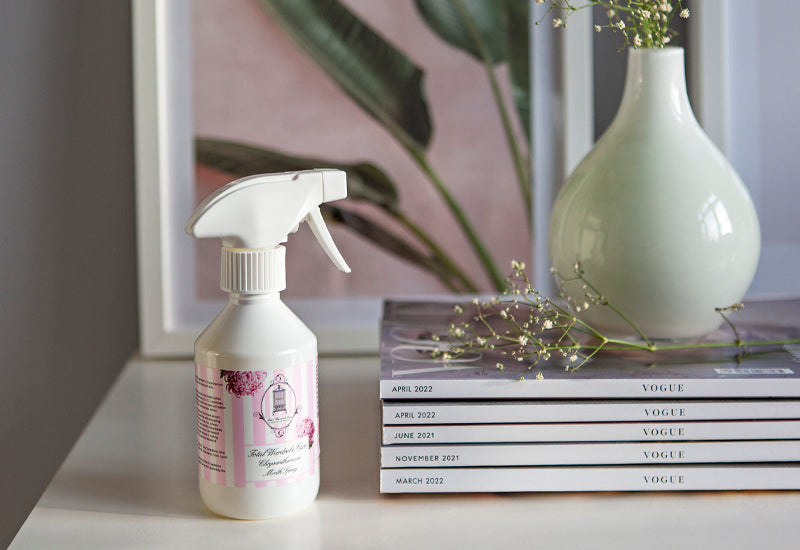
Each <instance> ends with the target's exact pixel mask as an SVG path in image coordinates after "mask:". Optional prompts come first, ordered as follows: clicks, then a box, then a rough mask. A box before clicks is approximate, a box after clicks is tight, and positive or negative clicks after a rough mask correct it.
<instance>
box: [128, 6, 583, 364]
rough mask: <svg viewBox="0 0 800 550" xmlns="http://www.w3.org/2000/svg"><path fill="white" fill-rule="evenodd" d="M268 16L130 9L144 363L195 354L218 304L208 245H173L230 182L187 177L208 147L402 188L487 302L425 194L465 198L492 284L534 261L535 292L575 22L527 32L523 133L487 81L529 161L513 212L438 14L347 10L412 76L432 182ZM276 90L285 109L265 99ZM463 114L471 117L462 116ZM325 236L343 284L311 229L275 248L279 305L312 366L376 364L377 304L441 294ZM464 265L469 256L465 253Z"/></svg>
mask: <svg viewBox="0 0 800 550" xmlns="http://www.w3.org/2000/svg"><path fill="white" fill-rule="evenodd" d="M263 4H265V2H259V1H257V0H237V1H235V2H234V1H228V2H217V1H213V0H194V1H191V2H190V1H187V0H133V15H134V41H135V44H134V56H135V59H134V67H135V111H136V112H135V120H136V148H137V154H136V158H137V164H136V167H137V223H138V237H139V269H140V304H141V307H140V319H141V351H142V353H143V355H145V356H148V357H159V356H166V357H174V356H181V357H188V356H191V354H192V347H193V342H194V340H195V338H196V337H197V335H198V334H199V332H200V331H201V330H202V328H203V327H205V326H206V325H207V324H208V322H209V321H210V320H211V319H212V318H213V317H214V315H215V314H216V313H217V312H218V311H219V310H220V309H221V308H222V305H223V303H224V302H223V300H224V296H222V295H221V293H220V292H219V291H218V290H217V285H218V275H219V256H218V255H219V242H209V243H198V242H195V241H193V239H191V238H190V237H188V236H187V235H186V234H185V232H184V224H185V222H186V220H187V219H188V217H189V215H190V214H191V212H192V210H193V209H194V207H195V205H196V204H197V203H199V202H200V201H201V200H202V199H203V198H204V196H205V195H207V194H208V193H209V192H211V191H212V190H213V189H214V188H215V187H216V186H219V185H221V184H223V183H227V182H228V181H230V180H231V179H235V178H234V176H235V171H234V173H226V171H225V170H222V169H220V167H219V166H214V165H213V163H211V164H212V165H209V164H204V163H202V162H198V151H197V149H198V144H200V145H202V144H207V143H208V142H209V141H213V142H217V141H226V142H235V143H238V144H246V145H248V146H253V147H256V148H258V149H259V150H269V151H275V152H278V153H280V154H283V155H286V156H289V157H291V158H297V157H313V158H314V159H331V160H333V161H334V162H336V163H341V164H342V165H349V166H353V165H356V164H358V163H361V162H369V163H372V164H374V165H376V166H379V168H380V169H381V171H382V172H384V173H385V174H387V177H388V179H390V180H391V182H392V184H393V186H394V187H396V188H397V190H398V191H397V193H398V195H399V198H400V200H401V201H402V209H403V210H402V212H403V213H404V215H405V214H406V213H407V214H408V216H409V218H411V219H412V221H413V222H414V223H415V224H417V225H418V226H422V227H424V228H425V230H426V231H428V232H430V234H431V235H434V236H435V237H436V238H437V239H441V242H442V243H443V244H442V248H443V249H444V250H445V251H446V252H448V254H452V255H453V257H454V258H457V261H458V263H459V264H460V265H462V266H464V267H463V271H464V273H466V274H467V275H468V277H469V278H471V279H473V280H474V281H475V284H474V286H473V287H471V288H470V290H469V291H467V292H465V291H464V288H458V289H456V291H457V292H459V293H462V294H463V293H467V294H472V293H488V292H492V290H493V287H492V280H491V277H490V276H489V275H488V274H487V270H486V269H484V266H483V265H481V264H480V262H479V260H476V259H475V254H473V253H472V252H471V243H469V242H468V238H467V237H465V236H464V232H463V231H461V227H460V226H459V225H458V223H456V222H454V221H453V213H452V211H451V210H448V209H447V208H443V207H442V203H443V200H442V195H441V194H440V193H438V192H437V189H436V185H437V183H436V181H433V182H432V181H431V179H434V180H435V179H440V180H442V181H443V182H446V185H447V186H449V188H451V191H452V192H453V194H454V195H457V196H458V198H459V200H460V199H461V197H467V198H465V199H464V211H465V213H466V215H467V216H468V217H470V218H471V219H472V220H473V222H474V224H475V227H476V228H480V233H481V235H482V236H484V238H485V239H486V242H487V243H491V252H492V254H493V256H494V260H495V263H496V265H497V266H498V269H500V270H502V271H507V267H508V266H507V264H508V262H509V261H510V260H511V259H522V260H530V261H531V263H532V264H533V277H534V280H536V281H537V284H539V285H540V286H542V287H545V288H546V285H548V284H549V279H550V277H549V275H547V274H546V269H547V263H548V262H547V259H546V246H544V247H543V246H542V244H541V242H540V240H541V239H542V238H544V236H545V235H546V230H545V231H542V230H541V226H542V225H543V224H544V226H545V227H546V224H547V217H548V214H549V204H550V203H551V202H552V198H553V196H554V191H555V190H556V189H557V183H558V182H560V181H561V180H562V179H563V177H564V174H565V173H566V172H568V171H569V170H570V169H571V167H572V166H574V165H575V164H576V163H577V161H578V160H579V159H580V157H581V156H582V155H583V154H584V153H585V151H586V150H588V148H589V146H590V144H591V129H592V123H591V97H592V96H591V86H590V85H589V83H590V81H591V62H590V59H589V56H587V55H586V52H587V51H590V50H587V48H590V42H591V22H590V21H588V20H586V21H583V22H581V21H580V20H579V18H577V17H576V18H575V19H574V21H575V23H574V24H571V25H570V29H568V32H562V33H556V32H554V31H553V30H552V29H550V28H549V26H548V25H540V26H538V27H536V32H533V33H531V34H530V40H529V43H530V50H529V54H530V66H529V68H530V71H531V76H532V78H531V82H532V83H533V84H532V87H531V89H530V97H531V98H532V100H531V101H530V103H529V104H528V108H529V109H530V113H531V114H530V118H529V119H527V120H525V119H524V117H522V118H520V114H519V113H520V112H524V111H523V110H522V109H520V110H519V111H518V112H515V111H514V110H513V109H514V107H512V106H511V105H513V102H512V100H511V96H512V93H511V89H510V86H511V85H510V84H508V82H510V81H511V79H510V78H508V70H507V69H505V68H503V67H500V68H499V69H498V70H497V71H496V72H497V74H498V82H499V86H500V88H501V94H503V96H504V97H505V98H506V99H507V100H508V105H509V107H508V109H509V112H511V113H512V118H513V120H512V122H511V126H512V128H511V132H512V133H513V134H514V136H516V138H517V139H519V140H520V141H521V142H524V141H525V134H526V132H529V135H528V136H527V138H528V140H529V145H526V147H527V148H528V150H527V151H524V152H525V155H526V156H525V158H527V157H528V156H530V157H532V158H533V159H534V161H533V162H532V163H530V164H527V161H526V166H525V171H524V173H525V174H526V177H527V178H528V179H527V180H526V185H528V186H529V188H530V190H531V193H530V199H529V202H525V201H524V200H522V199H520V197H521V196H524V195H520V188H519V186H518V184H517V183H516V180H517V179H518V175H519V174H515V169H514V168H515V167H514V161H513V158H512V155H511V154H510V153H509V148H508V144H507V142H506V141H504V128H503V127H502V124H501V121H500V120H499V117H498V116H497V112H496V111H495V104H494V103H493V102H492V95H491V94H492V90H491V86H490V84H489V83H488V81H487V75H486V71H485V67H484V66H482V64H481V63H479V62H477V61H476V60H475V59H471V58H470V56H469V55H465V53H464V52H463V51H459V48H458V47H457V44H456V46H454V45H453V43H448V41H447V40H446V39H443V37H442V32H441V31H436V29H435V26H436V22H435V20H436V18H437V17H439V16H441V14H438V15H437V14H436V13H433V14H427V15H425V14H421V13H419V12H418V11H417V10H416V9H415V4H414V2H411V1H409V2H395V3H375V2H369V1H361V0H358V1H357V0H348V1H347V2H345V3H344V4H346V6H347V7H348V8H349V9H350V10H351V11H352V12H353V13H354V14H355V15H357V16H358V17H359V18H362V19H363V20H365V21H368V22H369V23H370V25H371V26H374V28H375V29H377V32H378V33H380V35H381V36H385V37H386V40H387V41H390V42H391V43H393V44H399V45H400V46H402V48H403V51H404V53H406V54H407V55H408V57H409V58H410V59H413V60H414V62H415V63H417V64H418V65H419V67H421V68H422V69H424V71H423V72H424V75H425V84H426V87H425V92H426V94H427V95H426V101H427V102H428V103H427V106H428V108H429V109H430V114H431V119H432V124H433V129H434V131H433V132H432V134H431V141H430V146H429V148H428V149H426V152H425V161H426V164H429V165H430V166H431V167H432V170H435V171H436V172H437V174H436V177H435V178H430V177H428V175H427V174H425V173H423V172H425V170H424V169H423V168H424V165H421V164H420V163H419V162H416V163H415V162H414V159H413V158H411V156H410V155H408V154H407V152H404V151H402V148H401V147H399V146H398V144H397V143H396V140H395V141H392V139H391V137H392V136H389V135H388V133H387V132H386V131H385V129H382V128H381V126H380V125H378V124H376V123H375V120H374V115H373V116H370V114H369V113H365V112H364V111H363V109H360V107H359V105H358V104H357V102H354V101H352V98H347V97H346V95H345V94H344V93H342V91H341V90H340V89H338V87H337V85H336V84H335V83H333V82H331V79H330V78H329V77H328V76H327V75H326V74H325V73H324V71H322V70H321V69H320V68H319V67H318V66H316V64H315V63H314V60H313V59H312V58H310V57H309V56H308V55H307V53H305V52H304V51H303V50H302V49H301V48H298V47H297V46H296V44H295V42H294V41H293V40H292V38H291V36H290V33H288V32H286V28H285V25H283V26H282V25H281V24H279V23H278V22H277V21H276V18H275V17H273V16H272V15H271V14H270V13H269V12H268V11H266V10H264V9H263ZM290 4H291V3H290ZM378 5H381V6H382V7H379V6H378ZM527 7H528V8H529V10H528V11H527V13H528V17H527V18H526V21H525V22H526V23H527V24H528V26H529V28H533V26H534V24H535V22H536V21H538V20H541V18H542V17H543V14H542V13H541V12H540V11H538V10H539V9H540V6H537V5H536V4H535V3H533V2H530V3H528V5H527ZM426 17H427V18H428V19H426ZM456 42H457V39H456ZM265 58H270V60H269V63H267V61H265ZM565 90H566V92H565ZM245 92H246V93H245ZM278 93H280V94H283V95H282V96H281V95H272V94H278ZM320 97H321V99H320ZM487 98H488V99H487ZM326 101H329V103H326ZM517 107H519V105H517ZM484 112H485V113H484ZM465 113H466V114H469V115H470V116H466V115H465ZM476 113H477V114H479V115H481V116H476V117H472V115H475V114H476ZM484 115H486V116H484ZM523 121H524V122H523ZM526 124H529V129H526V128H525V125H526ZM505 137H507V132H506V135H505ZM203 140H205V141H203ZM351 189H353V188H352V187H351ZM348 200H349V199H348ZM342 208H344V206H343V207H342ZM377 208H378V207H376V205H375V204H357V205H354V207H353V210H352V212H353V213H354V214H355V215H360V216H362V217H364V218H367V219H370V220H371V219H372V218H370V216H371V215H372V214H373V213H374V211H375V210H376V209H377ZM440 218H441V219H440ZM375 219H377V218H375ZM439 221H441V222H442V224H441V225H437V223H438V222H439ZM330 227H331V233H332V234H333V237H334V240H335V241H336V242H337V244H338V245H339V248H340V250H341V251H342V253H343V255H344V256H345V258H346V259H347V260H348V262H349V263H350V265H351V267H353V271H354V274H353V276H348V275H343V274H339V273H338V272H336V271H335V269H333V267H332V266H329V265H328V260H327V258H326V257H325V255H324V253H322V251H321V250H319V248H318V247H317V245H316V244H315V243H314V241H313V238H311V236H310V235H309V232H308V231H307V230H306V231H304V230H302V229H301V230H300V231H299V232H298V233H297V234H295V235H291V236H290V238H289V242H288V244H287V251H288V254H287V256H288V260H287V273H288V277H287V278H288V287H289V288H288V289H287V291H286V293H285V294H284V297H285V299H286V301H287V303H288V304H289V306H290V307H291V308H292V309H293V310H294V311H295V312H296V313H297V314H298V316H299V317H300V318H301V319H303V321H304V322H305V323H306V324H307V325H308V326H309V327H310V328H311V329H312V331H314V332H315V333H316V334H317V336H318V338H319V344H320V352H321V353H364V352H372V351H375V350H377V349H378V324H379V318H380V315H381V308H382V298H383V297H385V296H395V297H396V296H403V297H409V296H425V297H431V296H436V295H441V294H443V293H452V292H453V291H454V290H453V289H452V288H447V287H446V286H445V284H443V283H442V278H438V279H437V277H436V276H435V275H433V274H432V272H431V271H428V272H426V271H425V270H424V269H419V268H418V267H414V265H412V264H410V263H409V262H408V261H405V260H400V259H398V256H397V253H396V251H395V252H392V251H387V250H388V249H381V248H380V247H379V246H376V245H375V242H374V241H373V242H370V241H369V239H367V238H365V236H364V234H363V232H362V234H360V235H358V234H356V232H354V231H353V229H352V227H350V226H344V225H342V224H331V225H330ZM367 227H368V230H367V231H366V233H369V232H371V231H372V232H373V233H374V232H376V231H377V232H379V230H383V229H386V230H387V231H388V232H389V233H391V234H396V235H401V236H404V237H403V238H407V236H408V233H409V231H410V227H412V226H410V225H408V224H404V223H401V221H400V220H399V219H398V218H396V217H395V218H394V219H384V221H382V222H380V223H379V224H377V225H374V226H373V225H368V226H367ZM375 227H377V228H378V229H377V230H375V231H373V228H375ZM529 228H532V229H533V231H532V234H533V237H532V236H531V231H530V229H529ZM370 236H374V234H373V235H367V237H370ZM464 250H467V251H468V252H469V254H461V252H463V251H464ZM459 254H460V255H459ZM356 273H358V274H359V275H358V277H356V276H355V274H356Z"/></svg>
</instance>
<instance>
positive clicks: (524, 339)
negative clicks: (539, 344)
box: [519, 334, 528, 346]
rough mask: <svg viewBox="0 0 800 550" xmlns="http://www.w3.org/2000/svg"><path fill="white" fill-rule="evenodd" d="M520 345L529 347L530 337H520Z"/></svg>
mask: <svg viewBox="0 0 800 550" xmlns="http://www.w3.org/2000/svg"><path fill="white" fill-rule="evenodd" d="M519 345H520V346H527V345H528V337H527V336H525V335H524V334H523V335H522V336H520V337H519Z"/></svg>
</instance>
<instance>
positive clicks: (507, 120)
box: [456, 0, 531, 224]
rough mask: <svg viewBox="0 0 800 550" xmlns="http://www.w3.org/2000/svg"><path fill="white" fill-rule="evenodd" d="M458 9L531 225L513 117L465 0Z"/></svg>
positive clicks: (527, 184) (528, 192) (524, 171)
mask: <svg viewBox="0 0 800 550" xmlns="http://www.w3.org/2000/svg"><path fill="white" fill-rule="evenodd" d="M456 7H457V8H458V13H459V15H460V16H461V20H462V21H463V22H464V25H465V26H466V27H467V30H468V31H469V34H470V37H471V38H472V40H473V41H474V42H475V45H476V46H477V48H478V52H479V53H480V56H481V60H482V61H483V67H484V69H485V70H486V76H487V77H488V79H489V85H490V86H491V89H492V95H493V96H494V100H495V104H496V105H497V110H498V112H499V114H500V120H501V122H502V124H503V131H504V132H505V135H506V141H507V142H508V147H509V149H510V150H511V155H512V156H513V158H514V169H515V171H516V173H517V182H518V183H519V187H520V191H521V193H522V198H523V200H524V201H525V212H526V214H527V219H528V223H529V224H530V223H531V184H530V181H529V180H528V170H527V168H526V165H525V161H524V160H523V155H522V153H521V152H520V148H519V144H518V143H517V139H516V137H515V135H514V129H513V127H512V125H511V117H509V115H508V109H507V108H506V103H505V101H504V100H503V95H502V93H501V92H500V86H499V84H498V83H497V76H496V75H495V73H494V65H493V64H492V59H491V56H490V55H489V50H488V48H487V47H486V43H485V42H484V41H483V37H482V36H481V33H480V32H479V31H478V29H477V28H476V26H475V22H474V21H473V20H472V18H471V17H470V15H469V12H468V11H467V9H466V8H465V7H464V2H463V0H456Z"/></svg>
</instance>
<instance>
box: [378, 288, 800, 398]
mask: <svg viewBox="0 0 800 550" xmlns="http://www.w3.org/2000/svg"><path fill="white" fill-rule="evenodd" d="M505 304H507V303H503V302H501V303H499V304H497V305H496V306H494V307H497V308H498V309H499V308H502V307H504V305H505ZM457 306H458V307H457ZM477 308H478V306H477V305H475V304H473V303H466V304H464V303H456V302H452V301H451V302H444V301H441V302H436V301H427V302H422V301H386V302H385V305H384V315H383V322H382V348H381V373H380V378H381V384H380V396H381V398H383V399H440V398H455V399H493V398H595V397H604V398H605V397H622V398H632V397H635V398H645V399H653V398H673V399H674V398H698V397H712V398H718V397H738V398H751V397H752V398H754V397H800V344H795V343H793V344H774V345H758V346H746V347H743V346H736V345H730V346H723V347H704V348H695V349H672V350H659V351H655V352H653V351H648V350H622V351H620V350H611V349H609V350H602V351H600V352H599V353H597V354H596V355H594V356H592V357H590V358H588V359H585V360H583V361H582V362H581V364H580V366H579V367H575V366H574V362H572V363H571V362H570V361H569V360H568V359H567V358H565V357H562V356H560V355H555V356H554V357H551V358H549V359H539V360H538V361H537V362H535V364H531V361H528V360H523V361H510V360H509V357H508V356H507V355H503V352H502V350H500V349H489V348H485V349H465V350H463V351H459V352H457V353H450V350H451V349H452V348H451V343H452V342H454V341H457V339H454V337H453V334H452V327H454V326H456V327H457V326H463V324H464V323H470V321H474V319H475V317H476V315H477V312H478V310H477ZM506 309H507V308H506ZM731 318H732V320H734V321H735V326H736V330H737V332H738V337H739V339H740V340H741V341H744V342H775V341H785V340H791V339H796V338H798V336H800V328H799V327H800V300H781V301H760V302H751V303H747V304H746V305H745V308H744V310H743V311H742V312H740V313H736V314H732V317H731ZM483 321H486V322H488V323H490V324H493V323H500V324H502V323H506V322H507V320H506V319H505V318H501V316H500V315H492V314H491V312H489V313H488V314H487V313H486V311H485V309H484V315H483ZM483 321H482V322H481V323H477V324H478V325H480V326H479V327H478V330H480V329H485V330H487V331H489V330H490V329H489V328H488V325H486V323H485V322H483ZM496 330H502V327H499V328H497V329H496ZM736 340H737V334H736V333H734V332H733V330H732V329H731V327H730V326H729V325H727V324H724V323H723V325H722V327H721V328H720V329H719V330H717V331H716V332H714V333H713V334H710V335H708V336H706V337H704V338H703V339H702V340H698V341H695V342H682V343H681V344H683V345H685V344H709V343H714V344H720V343H726V342H730V343H733V342H735V341H736ZM665 344H669V343H665Z"/></svg>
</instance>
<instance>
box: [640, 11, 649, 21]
mask: <svg viewBox="0 0 800 550" xmlns="http://www.w3.org/2000/svg"><path fill="white" fill-rule="evenodd" d="M639 13H641V14H642V18H644V19H650V10H639Z"/></svg>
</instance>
